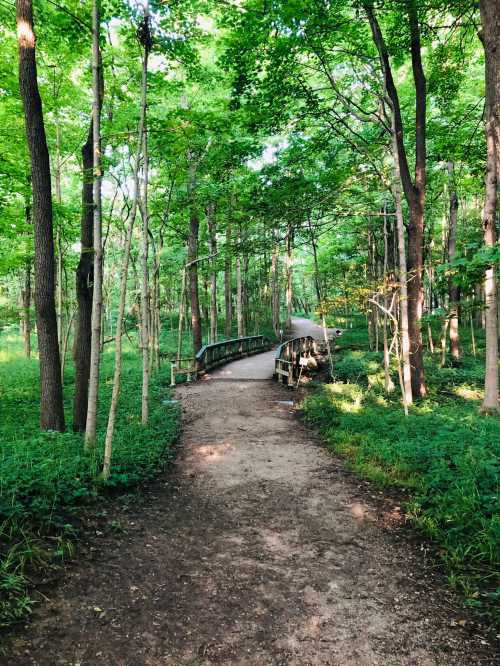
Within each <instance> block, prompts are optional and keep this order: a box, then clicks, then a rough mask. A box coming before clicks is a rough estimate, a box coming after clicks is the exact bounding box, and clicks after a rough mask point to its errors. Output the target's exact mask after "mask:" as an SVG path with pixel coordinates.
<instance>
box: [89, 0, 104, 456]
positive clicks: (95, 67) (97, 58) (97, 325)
mask: <svg viewBox="0 0 500 666" xmlns="http://www.w3.org/2000/svg"><path fill="white" fill-rule="evenodd" d="M100 23H101V12H100V0H93V2H92V96H93V101H92V165H93V176H94V182H93V190H92V197H93V204H94V211H93V235H94V238H93V241H94V266H93V268H94V272H93V285H92V320H91V329H92V334H91V344H90V374H89V383H88V386H89V388H88V401H87V421H86V424H85V447H86V448H87V449H92V448H93V447H94V446H95V443H96V431H97V403H98V399H99V370H100V366H101V317H102V272H103V265H102V262H103V257H102V199H101V188H102V160H101V108H102V103H101V100H102V94H101V86H102V80H103V77H102V74H101V48H100V36H101V26H100Z"/></svg>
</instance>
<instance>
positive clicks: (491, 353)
mask: <svg viewBox="0 0 500 666" xmlns="http://www.w3.org/2000/svg"><path fill="white" fill-rule="evenodd" d="M479 6H480V10H481V23H482V35H481V39H482V41H483V46H484V54H485V79H486V115H485V118H486V127H485V131H486V146H487V163H486V183H485V184H486V195H485V203H484V210H483V229H484V244H485V246H486V247H487V248H493V247H494V246H495V242H496V229H495V217H496V210H497V197H498V186H499V183H500V48H499V44H500V11H499V9H498V2H497V0H480V2H479ZM484 294H485V307H486V309H485V320H486V322H485V323H486V326H485V328H486V369H485V379H484V400H483V405H482V409H483V410H484V411H486V412H499V411H500V406H499V402H498V319H497V307H498V305H497V286H496V271H495V266H494V264H492V265H491V266H488V268H487V269H486V277H485V284H484Z"/></svg>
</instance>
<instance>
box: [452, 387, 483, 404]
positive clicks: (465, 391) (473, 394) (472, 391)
mask: <svg viewBox="0 0 500 666" xmlns="http://www.w3.org/2000/svg"><path fill="white" fill-rule="evenodd" d="M453 393H454V394H455V395H456V396H458V397H459V398H463V399H464V400H482V398H483V395H484V393H483V391H481V390H480V389H476V388H471V387H470V386H467V385H465V384H463V385H462V386H456V387H455V389H454V390H453Z"/></svg>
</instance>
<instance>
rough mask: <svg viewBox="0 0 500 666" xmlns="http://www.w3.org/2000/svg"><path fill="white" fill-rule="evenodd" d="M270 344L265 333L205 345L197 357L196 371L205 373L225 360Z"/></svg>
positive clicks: (247, 353)
mask: <svg viewBox="0 0 500 666" xmlns="http://www.w3.org/2000/svg"><path fill="white" fill-rule="evenodd" d="M269 344H270V343H269V341H268V340H267V338H266V337H265V336H264V335H251V336H248V337H244V338H233V339H231V340H222V341H221V342H213V343H212V344H209V345H204V346H203V347H202V348H201V349H200V351H199V352H198V353H197V354H196V357H195V362H196V372H197V373H203V372H204V371H206V370H211V369H212V368H215V367H216V366H218V365H221V364H222V363H224V362H225V361H228V360H232V359H237V358H242V357H244V356H249V355H251V354H256V353H257V352H260V351H263V350H264V348H267V347H269Z"/></svg>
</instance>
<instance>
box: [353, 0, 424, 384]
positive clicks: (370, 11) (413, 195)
mask: <svg viewBox="0 0 500 666" xmlns="http://www.w3.org/2000/svg"><path fill="white" fill-rule="evenodd" d="M405 4H406V9H407V14H408V27H409V32H410V50H411V61H412V73H413V80H414V87H415V177H414V180H412V177H411V174H410V167H409V162H408V155H407V152H406V148H405V143H404V128H403V119H402V114H401V107H400V102H399V95H398V92H397V89H396V85H395V83H394V78H393V74H392V68H391V64H390V59H389V52H388V50H387V46H386V43H385V40H384V37H383V35H382V31H381V29H380V26H379V23H378V20H377V18H376V16H375V10H374V3H373V0H363V5H364V8H365V11H366V14H367V17H368V21H369V23H370V27H371V31H372V36H373V41H374V43H375V45H376V47H377V50H378V53H379V58H380V64H381V67H382V71H383V74H384V85H385V90H386V93H387V96H388V99H389V101H390V106H391V110H392V114H393V136H394V139H395V149H396V152H397V157H398V163H399V164H398V169H399V175H400V179H401V184H402V186H403V191H404V195H405V198H406V201H407V203H408V208H409V211H410V220H409V225H408V272H409V275H410V280H409V281H408V285H407V291H408V331H409V336H410V352H411V360H412V366H411V383H412V392H413V397H416V396H425V394H426V387H425V381H424V365H423V345H422V332H421V329H420V323H421V318H422V311H423V300H424V291H423V239H424V206H425V190H426V163H427V155H426V107H427V92H426V87H427V84H426V79H425V74H424V70H423V66H422V54H421V44H420V28H419V23H418V14H417V8H416V3H415V0H407V1H406V3H405Z"/></svg>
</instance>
